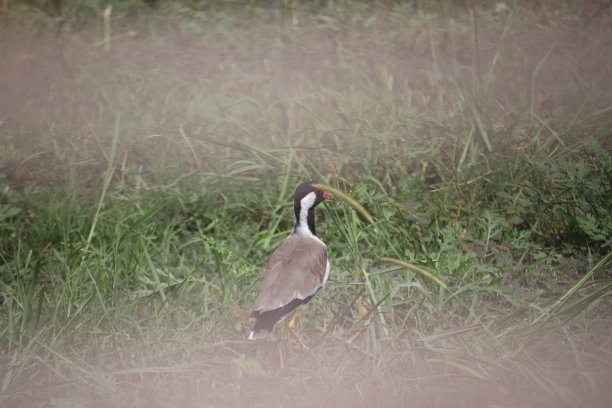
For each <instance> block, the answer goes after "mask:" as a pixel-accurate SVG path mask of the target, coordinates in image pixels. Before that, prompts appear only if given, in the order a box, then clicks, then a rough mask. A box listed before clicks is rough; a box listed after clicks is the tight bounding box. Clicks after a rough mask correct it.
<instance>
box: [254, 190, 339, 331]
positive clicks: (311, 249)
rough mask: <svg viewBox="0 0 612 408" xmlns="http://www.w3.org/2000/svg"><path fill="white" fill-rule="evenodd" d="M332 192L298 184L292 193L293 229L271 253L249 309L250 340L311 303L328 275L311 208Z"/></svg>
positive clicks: (327, 262) (327, 197)
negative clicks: (251, 324)
mask: <svg viewBox="0 0 612 408" xmlns="http://www.w3.org/2000/svg"><path fill="white" fill-rule="evenodd" d="M331 197H332V194H331V193H329V192H328V191H324V190H321V189H318V188H315V187H314V186H313V185H312V182H305V183H302V184H300V185H299V186H298V187H297V188H296V190H295V193H294V195H293V212H294V216H295V222H294V225H293V231H292V232H291V233H290V234H289V236H288V237H287V238H286V239H285V240H284V241H283V243H282V244H281V245H280V246H279V247H278V248H277V249H276V251H274V253H272V256H271V257H270V260H269V261H268V264H267V265H266V269H265V272H264V278H263V282H262V284H261V290H260V292H259V295H258V296H257V299H256V300H255V303H254V305H253V308H252V312H251V317H252V318H254V319H255V325H254V326H253V329H252V330H251V332H250V333H249V337H248V338H249V340H258V339H265V338H267V337H268V336H270V334H271V333H272V329H273V328H274V326H275V325H276V323H278V322H279V321H281V320H282V319H283V318H285V317H286V316H287V315H288V314H289V313H291V312H293V311H294V310H296V309H297V308H298V307H300V306H303V305H305V304H307V303H308V302H310V301H311V300H312V298H314V296H315V295H316V294H317V293H318V292H319V291H320V290H321V289H322V288H323V287H324V286H325V283H326V282H327V278H328V277H329V268H330V266H329V259H328V257H327V246H326V245H325V243H323V241H322V240H321V239H320V238H319V237H318V236H317V233H316V230H315V216H314V209H315V207H316V206H317V205H319V204H320V203H321V202H323V201H325V200H328V199H330V198H331Z"/></svg>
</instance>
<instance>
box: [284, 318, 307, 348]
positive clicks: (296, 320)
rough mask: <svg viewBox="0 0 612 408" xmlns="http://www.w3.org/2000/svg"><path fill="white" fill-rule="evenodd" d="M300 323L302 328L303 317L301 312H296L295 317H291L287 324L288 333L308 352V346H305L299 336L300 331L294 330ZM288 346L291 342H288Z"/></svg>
mask: <svg viewBox="0 0 612 408" xmlns="http://www.w3.org/2000/svg"><path fill="white" fill-rule="evenodd" d="M298 323H299V325H300V326H301V325H302V317H301V315H300V312H299V311H295V312H294V313H293V316H291V319H290V320H289V321H288V322H287V332H288V334H292V335H293V337H295V339H296V340H297V341H298V343H300V345H301V346H302V348H304V349H305V350H308V346H306V344H304V342H303V341H302V338H301V337H300V335H299V334H298V330H293V329H294V328H295V326H296V325H297V324H298ZM287 340H289V339H287ZM287 344H289V341H288V342H287Z"/></svg>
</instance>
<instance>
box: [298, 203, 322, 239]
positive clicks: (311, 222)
mask: <svg viewBox="0 0 612 408" xmlns="http://www.w3.org/2000/svg"><path fill="white" fill-rule="evenodd" d="M314 208H315V206H314V205H313V206H311V207H310V208H309V209H308V215H307V216H306V226H307V227H308V230H309V231H310V232H311V233H312V235H314V236H315V237H316V236H317V231H316V230H315V217H314ZM301 211H302V205H301V204H300V202H299V201H298V202H295V203H293V213H294V215H295V224H294V225H293V232H297V230H298V228H299V227H300V224H301V220H300V212H301Z"/></svg>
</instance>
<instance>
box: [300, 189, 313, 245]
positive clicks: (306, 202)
mask: <svg viewBox="0 0 612 408" xmlns="http://www.w3.org/2000/svg"><path fill="white" fill-rule="evenodd" d="M316 199H317V195H316V194H315V193H314V191H313V192H311V193H308V194H306V195H305V196H304V198H302V199H301V200H300V219H299V220H296V221H297V229H296V232H297V233H298V234H300V235H307V236H314V235H313V234H312V232H310V230H309V229H308V210H310V208H311V207H312V206H313V205H314V202H315V200H316Z"/></svg>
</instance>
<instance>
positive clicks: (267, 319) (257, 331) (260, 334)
mask: <svg viewBox="0 0 612 408" xmlns="http://www.w3.org/2000/svg"><path fill="white" fill-rule="evenodd" d="M314 295H316V293H315V294H313V295H311V296H308V297H307V298H306V299H293V300H292V301H291V302H289V303H287V304H286V305H285V306H283V307H279V308H278V309H274V310H267V311H265V312H260V311H254V312H253V313H251V317H254V318H255V326H253V330H251V333H250V334H249V340H258V339H265V338H266V337H268V336H269V335H270V334H271V333H272V329H273V328H274V325H275V324H276V323H278V322H279V321H281V320H282V319H283V318H284V317H285V316H287V315H288V314H289V313H291V312H293V311H294V310H295V309H297V308H298V307H300V306H302V305H305V304H306V303H308V302H310V301H311V300H312V298H313V297H314Z"/></svg>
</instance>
